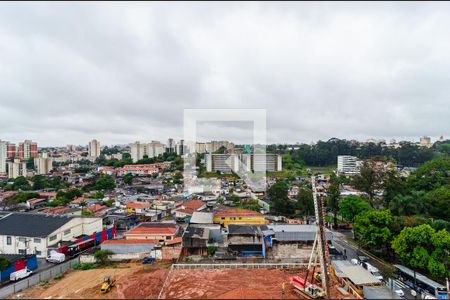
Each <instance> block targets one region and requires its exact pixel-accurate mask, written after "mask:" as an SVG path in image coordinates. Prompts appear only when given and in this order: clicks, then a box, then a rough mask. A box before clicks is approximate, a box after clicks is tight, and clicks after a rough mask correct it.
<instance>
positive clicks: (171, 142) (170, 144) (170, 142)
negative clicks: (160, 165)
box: [166, 138, 176, 153]
mask: <svg viewBox="0 0 450 300" xmlns="http://www.w3.org/2000/svg"><path fill="white" fill-rule="evenodd" d="M175 147H176V145H175V140H174V139H172V138H169V139H168V140H167V147H166V152H167V153H175Z"/></svg>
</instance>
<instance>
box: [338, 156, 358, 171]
mask: <svg viewBox="0 0 450 300" xmlns="http://www.w3.org/2000/svg"><path fill="white" fill-rule="evenodd" d="M357 161H358V158H357V157H355V156H350V155H339V156H338V157H337V171H338V174H345V175H356V174H358V163H357Z"/></svg>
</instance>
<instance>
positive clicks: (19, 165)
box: [8, 158, 27, 179]
mask: <svg viewBox="0 0 450 300" xmlns="http://www.w3.org/2000/svg"><path fill="white" fill-rule="evenodd" d="M19 176H27V163H26V162H25V161H22V160H20V159H17V158H16V159H14V160H13V161H10V162H8V178H13V179H14V178H17V177H19Z"/></svg>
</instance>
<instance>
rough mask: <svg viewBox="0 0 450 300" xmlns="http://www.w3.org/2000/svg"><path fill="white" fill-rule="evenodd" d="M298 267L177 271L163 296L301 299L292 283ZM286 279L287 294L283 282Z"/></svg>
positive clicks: (172, 273)
mask: <svg viewBox="0 0 450 300" xmlns="http://www.w3.org/2000/svg"><path fill="white" fill-rule="evenodd" d="M294 274H297V271H294V270H280V269H220V270H174V271H172V272H171V274H170V278H168V281H169V282H168V284H167V287H166V288H165V289H164V291H163V293H162V294H161V297H162V298H171V299H173V298H181V299H184V298H193V299H195V298H208V299H212V298H217V299H278V298H286V299H298V298H299V296H298V295H297V294H296V293H295V292H294V291H293V290H292V288H291V286H290V285H289V284H288V281H289V277H291V276H292V275H294ZM283 282H285V283H286V285H285V294H284V295H282V294H281V284H282V283H283Z"/></svg>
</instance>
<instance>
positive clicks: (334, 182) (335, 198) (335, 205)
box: [327, 173, 343, 228]
mask: <svg viewBox="0 0 450 300" xmlns="http://www.w3.org/2000/svg"><path fill="white" fill-rule="evenodd" d="M342 181H343V179H342V178H341V177H338V176H336V175H335V174H334V173H332V174H331V176H330V187H329V189H328V192H327V204H328V207H329V208H330V210H331V213H332V214H333V226H334V228H337V223H338V221H337V215H338V209H339V199H340V196H341V184H342Z"/></svg>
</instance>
